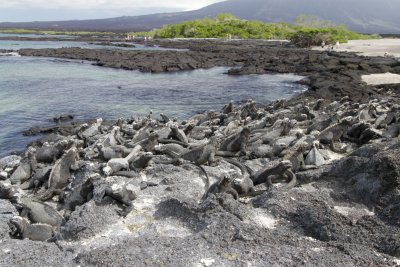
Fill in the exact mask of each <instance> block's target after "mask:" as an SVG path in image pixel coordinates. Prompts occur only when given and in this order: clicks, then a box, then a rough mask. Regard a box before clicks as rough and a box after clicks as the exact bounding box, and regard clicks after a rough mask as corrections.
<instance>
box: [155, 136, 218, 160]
mask: <svg viewBox="0 0 400 267" xmlns="http://www.w3.org/2000/svg"><path fill="white" fill-rule="evenodd" d="M217 149H218V139H217V137H216V136H212V137H211V138H210V140H209V142H208V143H207V144H206V145H203V146H199V147H195V148H193V149H191V150H189V151H187V152H184V153H183V154H181V155H178V156H177V157H175V158H173V159H172V160H169V161H160V160H155V162H156V163H161V164H173V163H176V162H178V161H179V160H187V161H190V162H192V163H194V164H195V165H204V164H206V163H208V165H209V166H216V165H217V162H216V160H215V153H216V151H217Z"/></svg>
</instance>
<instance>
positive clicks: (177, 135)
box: [168, 125, 189, 144]
mask: <svg viewBox="0 0 400 267" xmlns="http://www.w3.org/2000/svg"><path fill="white" fill-rule="evenodd" d="M170 129H171V132H170V133H169V134H168V139H174V140H177V141H180V142H182V143H184V144H188V143H189V141H188V138H187V136H186V134H185V132H184V131H183V130H181V129H179V128H178V127H177V126H176V125H173V126H171V127H170Z"/></svg>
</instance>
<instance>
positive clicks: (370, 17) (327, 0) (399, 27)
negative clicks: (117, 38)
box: [0, 0, 400, 34]
mask: <svg viewBox="0 0 400 267" xmlns="http://www.w3.org/2000/svg"><path fill="white" fill-rule="evenodd" d="M399 10H400V1H399V0H379V1H378V0H228V1H225V2H221V3H217V4H213V5H209V6H207V7H204V8H202V9H199V10H195V11H187V12H178V13H163V14H154V15H145V16H132V17H130V16H125V17H117V18H111V19H96V20H72V21H51V22H26V23H0V28H27V29H33V28H37V29H56V30H91V31H142V30H151V29H153V28H159V27H161V26H163V25H165V24H170V23H178V22H182V21H187V20H193V19H200V18H204V17H215V16H216V15H217V14H219V13H232V14H233V15H234V16H236V17H238V18H242V19H248V20H261V21H264V22H289V23H291V22H294V19H295V18H296V17H298V16H299V15H300V14H307V15H315V16H318V17H320V18H321V19H325V20H330V21H332V22H334V23H337V24H344V25H345V26H346V27H347V28H348V29H350V30H353V31H357V32H362V33H397V34H399V33H400V16H399V14H398V12H399Z"/></svg>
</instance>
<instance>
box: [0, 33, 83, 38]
mask: <svg viewBox="0 0 400 267" xmlns="http://www.w3.org/2000/svg"><path fill="white" fill-rule="evenodd" d="M0 37H24V38H66V39H73V38H77V36H73V35H65V34H34V33H28V34H22V33H4V32H0Z"/></svg>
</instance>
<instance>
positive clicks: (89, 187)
mask: <svg viewBox="0 0 400 267" xmlns="http://www.w3.org/2000/svg"><path fill="white" fill-rule="evenodd" d="M96 178H97V176H89V177H88V178H87V179H86V181H85V182H83V183H81V184H79V185H77V186H75V187H74V188H73V190H72V191H71V192H70V193H68V194H66V193H65V192H63V193H62V194H61V195H60V206H59V207H58V208H57V209H58V210H60V209H63V210H64V211H65V215H64V217H68V216H69V214H70V213H71V212H73V211H74V210H75V209H76V207H77V206H81V205H83V204H85V203H86V202H88V201H89V200H91V199H92V197H93V189H94V185H93V182H94V180H95V179H96Z"/></svg>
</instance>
